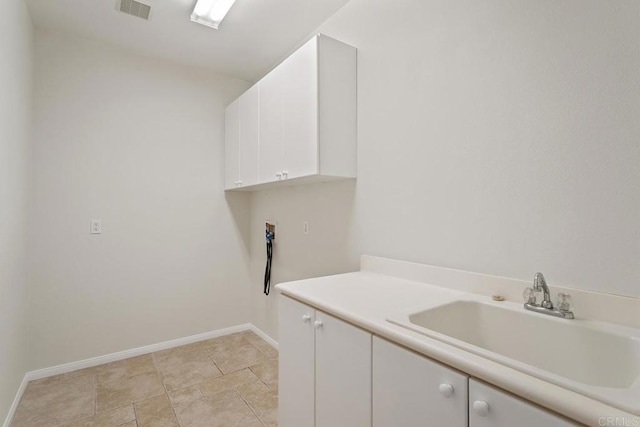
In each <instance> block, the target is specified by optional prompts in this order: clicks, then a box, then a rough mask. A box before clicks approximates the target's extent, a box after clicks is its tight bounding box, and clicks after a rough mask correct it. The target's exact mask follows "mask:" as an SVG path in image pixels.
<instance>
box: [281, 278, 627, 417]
mask: <svg viewBox="0 0 640 427" xmlns="http://www.w3.org/2000/svg"><path fill="white" fill-rule="evenodd" d="M276 288H277V289H278V290H279V291H281V292H282V293H283V294H285V295H287V296H289V297H292V298H294V299H296V300H299V301H301V302H304V303H306V304H309V305H311V306H314V307H316V308H318V309H320V310H322V311H324V312H326V313H329V314H332V315H334V316H336V317H338V318H340V319H342V320H345V321H347V322H349V323H352V324H354V325H356V326H359V327H361V328H363V329H365V330H367V331H370V332H371V333H373V334H375V335H378V336H380V337H384V338H386V339H389V340H390V341H393V342H396V343H398V344H400V345H402V346H405V347H407V348H410V349H412V350H414V351H416V352H419V353H421V354H424V355H425V356H428V357H430V358H432V359H435V360H437V361H440V362H442V363H443V364H446V365H448V366H451V367H453V368H456V369H458V370H460V371H463V372H465V373H467V374H469V375H470V376H473V377H476V378H478V379H481V380H483V381H485V382H487V383H490V384H493V385H495V386H497V387H500V388H502V389H504V390H506V391H509V392H511V393H513V394H515V395H518V396H521V397H523V398H525V399H527V400H529V401H531V402H534V403H536V404H538V405H540V406H542V407H545V408H547V409H549V410H551V411H554V412H557V413H559V414H562V415H564V416H566V417H568V418H571V419H573V420H575V421H578V422H580V423H584V424H586V425H589V426H601V425H605V424H602V417H621V418H623V419H627V420H637V421H640V417H638V416H634V415H633V414H630V413H628V412H625V411H622V410H620V409H617V408H614V407H612V406H610V405H607V404H605V403H602V402H600V401H597V400H594V399H592V398H589V397H586V396H584V395H582V394H579V393H576V392H574V391H571V390H567V389H565V388H562V387H560V386H557V385H554V384H552V383H549V382H547V381H544V380H541V379H538V378H536V377H533V376H531V375H527V374H525V373H522V372H520V371H517V370H515V369H512V368H509V367H507V366H504V365H501V364H499V363H496V362H493V361H491V360H488V359H486V358H484V357H481V356H478V355H475V354H472V353H469V352H468V351H465V350H462V349H460V348H457V347H454V346H452V345H449V344H446V343H444V342H441V341H438V340H436V339H433V338H430V337H427V336H425V335H423V334H420V333H417V332H413V331H411V330H408V329H406V328H404V327H402V326H398V325H394V324H392V323H390V322H388V321H387V317H388V316H389V314H390V313H392V312H399V311H405V312H413V311H416V310H419V309H420V308H421V307H424V305H425V302H428V303H429V304H433V303H437V302H439V301H442V302H445V301H447V300H450V299H451V298H455V297H456V296H463V295H465V294H466V292H462V291H458V290H453V289H449V288H444V287H439V286H432V285H429V284H426V283H424V282H421V281H414V280H407V279H400V278H397V277H392V276H389V275H385V274H380V273H375V272H370V271H361V272H356V273H348V274H341V275H336V276H328V277H321V278H315V279H306V280H300V281H296V282H288V283H281V284H279V285H277V287H276ZM629 425H634V424H629Z"/></svg>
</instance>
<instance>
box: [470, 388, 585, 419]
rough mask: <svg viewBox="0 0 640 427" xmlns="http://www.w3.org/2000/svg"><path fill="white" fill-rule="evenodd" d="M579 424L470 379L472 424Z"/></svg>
mask: <svg viewBox="0 0 640 427" xmlns="http://www.w3.org/2000/svg"><path fill="white" fill-rule="evenodd" d="M578 425H579V424H575V423H573V422H571V421H568V420H566V419H564V418H562V417H560V416H558V415H554V414H552V413H551V412H547V411H546V410H544V409H542V408H540V407H538V406H535V405H533V404H531V403H529V402H526V401H524V400H522V399H519V398H517V397H515V396H512V395H510V394H508V393H506V392H504V391H501V390H498V389H496V388H493V387H491V386H489V385H487V384H484V383H482V382H480V381H477V380H475V379H471V380H469V426H470V427H513V426H518V427H541V426H544V427H570V426H571V427H575V426H578Z"/></svg>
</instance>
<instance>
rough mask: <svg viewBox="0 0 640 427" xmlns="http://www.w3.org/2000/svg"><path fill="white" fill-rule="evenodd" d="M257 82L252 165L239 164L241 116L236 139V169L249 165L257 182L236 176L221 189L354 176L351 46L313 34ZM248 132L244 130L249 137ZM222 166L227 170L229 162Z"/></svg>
mask: <svg viewBox="0 0 640 427" xmlns="http://www.w3.org/2000/svg"><path fill="white" fill-rule="evenodd" d="M257 86H259V89H258V90H257V92H258V95H256V97H257V98H258V103H257V105H258V113H257V117H258V120H257V123H258V125H257V126H258V127H257V135H258V140H259V141H258V147H259V148H258V150H257V153H258V154H259V157H258V162H257V163H258V165H257V166H256V165H255V162H253V158H252V157H249V159H250V160H251V162H250V161H248V160H247V164H246V165H244V163H245V159H244V158H243V156H242V152H243V150H242V142H243V141H242V135H243V134H245V130H244V126H245V125H244V124H243V121H242V120H240V131H239V134H240V141H239V142H238V143H239V144H240V146H241V148H240V149H239V152H240V160H239V161H240V166H239V170H240V172H241V173H242V171H243V170H247V171H248V170H249V169H250V168H254V169H255V171H256V172H255V174H257V176H258V180H257V182H255V181H254V180H253V179H251V180H248V179H243V178H242V177H240V178H239V180H240V181H242V184H241V185H234V186H233V187H229V186H227V187H226V188H227V189H231V188H233V189H250V190H256V189H260V188H261V187H266V186H272V185H282V182H283V181H285V182H288V183H289V184H293V183H304V182H321V181H330V180H334V179H345V178H355V177H356V164H357V159H356V105H357V93H356V49H355V48H353V47H351V46H348V45H346V44H344V43H342V42H339V41H337V40H334V39H332V38H329V37H326V36H323V35H318V36H315V37H314V38H312V39H311V40H309V41H308V42H307V43H306V44H304V45H303V46H302V47H301V48H300V49H298V50H297V51H296V52H295V53H293V54H292V55H291V56H290V57H288V58H287V59H285V60H284V61H283V62H282V64H280V65H279V66H277V67H276V68H275V69H274V70H272V71H271V72H270V73H269V74H267V76H265V77H264V78H263V79H262V80H260V82H259V83H258V85H257ZM254 87H255V86H254ZM252 89H254V88H252ZM252 89H251V90H252ZM243 96H244V95H243ZM241 98H242V97H241ZM232 105H233V104H232ZM253 105H255V104H253ZM230 107H231V105H230ZM227 111H228V113H229V112H230V113H231V114H233V111H230V110H227ZM240 116H242V103H241V105H240ZM248 123H255V121H249V122H248ZM254 130H255V129H253V130H252V131H249V133H251V134H252V135H253V134H254V133H253V131H254ZM227 135H228V136H230V137H233V136H234V135H233V133H228V134H227ZM226 143H227V147H228V150H229V149H230V151H231V152H233V149H232V148H230V147H229V145H231V144H234V143H235V140H233V139H229V138H228V139H227V142H226ZM251 152H252V153H255V152H256V151H251ZM227 167H228V168H229V169H230V170H233V168H234V167H235V166H234V165H227ZM251 176H252V177H253V176H255V175H251ZM256 184H257V185H256ZM248 186H249V187H248Z"/></svg>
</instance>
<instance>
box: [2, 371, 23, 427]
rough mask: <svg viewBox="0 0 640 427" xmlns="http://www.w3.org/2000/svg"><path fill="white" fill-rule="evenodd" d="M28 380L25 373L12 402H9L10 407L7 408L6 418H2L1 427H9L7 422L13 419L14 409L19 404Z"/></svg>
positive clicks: (16, 408)
mask: <svg viewBox="0 0 640 427" xmlns="http://www.w3.org/2000/svg"><path fill="white" fill-rule="evenodd" d="M28 382H29V380H28V379H27V376H26V375H25V376H24V378H23V379H22V383H20V387H19V388H18V392H17V393H16V397H15V398H14V399H13V403H12V404H11V407H10V408H9V413H8V414H7V418H5V420H4V424H3V427H9V424H11V420H13V416H14V415H15V413H16V410H18V405H19V404H20V399H22V395H23V394H24V391H25V389H26V388H27V383H28Z"/></svg>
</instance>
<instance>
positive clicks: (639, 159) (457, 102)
mask: <svg viewBox="0 0 640 427" xmlns="http://www.w3.org/2000/svg"><path fill="white" fill-rule="evenodd" d="M639 17H640V3H639V2H637V1H635V0H618V1H615V2H602V1H599V0H542V1H531V0H515V1H514V0H489V1H483V2H478V1H475V0H457V1H450V0H435V1H428V2H426V1H422V0H401V1H388V0H351V1H350V2H349V3H348V4H347V5H346V6H345V7H344V8H342V9H341V10H340V11H339V12H338V13H336V14H335V15H334V16H333V17H332V18H330V19H329V20H328V21H327V22H326V23H325V24H324V25H323V26H322V27H321V28H320V29H319V31H321V32H324V33H325V34H327V35H329V36H332V37H335V38H337V39H339V40H342V41H344V42H347V43H350V44H352V45H354V46H356V47H357V48H358V49H359V53H358V61H359V63H358V85H359V87H358V90H359V95H358V109H359V111H358V133H359V135H358V145H359V147H358V156H359V158H358V167H359V177H358V180H357V184H355V188H354V187H353V184H349V183H332V184H325V185H314V186H308V187H304V189H303V188H302V187H301V188H300V189H296V190H292V189H284V190H277V191H269V192H268V193H267V192H261V193H256V194H255V195H253V196H252V197H253V198H252V205H253V212H252V219H251V225H252V240H251V241H252V275H253V283H254V285H253V287H254V289H253V291H252V313H253V319H254V322H256V323H257V325H258V326H260V327H263V328H265V329H266V330H267V332H269V333H270V334H271V335H272V336H276V328H277V310H276V308H277V307H276V301H275V299H276V295H275V294H274V295H272V296H271V297H268V298H266V297H263V296H262V295H261V294H260V288H261V283H260V277H261V275H262V268H263V262H264V254H263V252H264V250H263V245H264V243H263V239H262V238H261V233H262V231H261V230H262V222H263V220H264V219H267V218H269V219H273V220H278V221H279V223H280V226H279V230H278V231H279V238H280V239H281V242H280V243H282V245H281V246H280V247H279V248H278V250H277V252H276V253H275V257H276V260H275V261H274V281H275V282H278V281H283V280H290V279H295V278H301V277H308V276H313V275H318V274H329V273H337V272H341V271H345V270H349V269H357V266H358V256H359V255H360V254H362V253H365V254H372V255H379V256H385V257H391V258H398V259H403V260H409V261H416V262H421V263H427V264H433V265H438V266H444V267H452V268H458V269H464V270H469V271H476V272H483V273H489V274H495V275H500V276H506V277H512V278H519V279H527V280H528V279H531V278H532V277H533V274H534V273H535V272H536V271H543V272H544V273H545V275H546V276H547V278H548V280H549V282H550V283H551V284H553V283H562V284H564V285H567V286H571V287H576V288H581V289H589V290H595V291H602V292H612V293H619V294H623V295H630V296H636V297H640V284H639V283H640V263H639V262H638V259H639V255H640V222H639V221H638V218H640V167H638V165H639V164H640V144H639V143H638V142H639V141H640V120H638V117H640V85H638V75H640V50H638V48H637V47H638V40H640V25H638V19H639ZM305 219H310V221H311V234H310V235H309V236H306V237H303V236H302V221H303V220H305ZM285 241H291V242H292V244H294V243H295V244H296V246H295V247H284V246H285V245H284V242H285ZM345 242H352V244H349V245H346V244H345Z"/></svg>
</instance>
